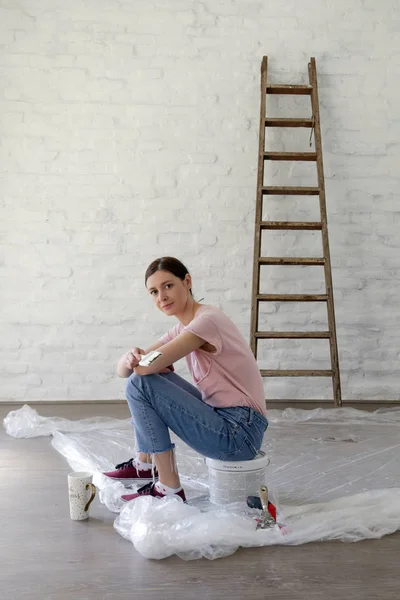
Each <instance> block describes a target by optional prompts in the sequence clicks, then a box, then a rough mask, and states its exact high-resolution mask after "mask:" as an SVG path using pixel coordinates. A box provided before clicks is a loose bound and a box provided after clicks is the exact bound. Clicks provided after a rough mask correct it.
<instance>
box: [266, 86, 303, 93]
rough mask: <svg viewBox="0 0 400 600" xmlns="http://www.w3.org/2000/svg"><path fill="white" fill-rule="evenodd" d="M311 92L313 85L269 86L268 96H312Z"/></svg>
mask: <svg viewBox="0 0 400 600" xmlns="http://www.w3.org/2000/svg"><path fill="white" fill-rule="evenodd" d="M311 92H312V86H311V85H284V84H272V85H267V94H296V95H297V94H302V95H310V94H311Z"/></svg>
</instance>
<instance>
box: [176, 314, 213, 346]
mask: <svg viewBox="0 0 400 600" xmlns="http://www.w3.org/2000/svg"><path fill="white" fill-rule="evenodd" d="M182 331H190V332H191V333H194V335H197V336H198V337H200V338H202V339H203V340H205V341H206V342H208V343H209V344H212V345H213V346H215V347H216V349H217V352H216V353H217V354H219V353H220V352H221V350H222V338H221V335H220V331H219V328H218V325H217V323H216V322H215V319H214V318H213V316H212V315H204V314H201V315H199V316H198V317H195V318H194V319H193V321H191V322H190V323H189V325H186V327H184V328H183V330H182ZM214 354H215V353H214Z"/></svg>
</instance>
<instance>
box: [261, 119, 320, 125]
mask: <svg viewBox="0 0 400 600" xmlns="http://www.w3.org/2000/svg"><path fill="white" fill-rule="evenodd" d="M265 125H266V126H267V127H312V126H313V120H312V119H279V118H276V117H274V118H272V119H271V118H268V119H265Z"/></svg>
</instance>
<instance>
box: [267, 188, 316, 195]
mask: <svg viewBox="0 0 400 600" xmlns="http://www.w3.org/2000/svg"><path fill="white" fill-rule="evenodd" d="M261 191H262V193H263V194H269V195H270V194H279V195H280V196H294V195H299V196H318V195H319V188H317V187H290V186H289V187H288V186H283V187H282V186H264V187H262V188H261Z"/></svg>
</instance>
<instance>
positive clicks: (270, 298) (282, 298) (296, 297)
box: [256, 294, 328, 302]
mask: <svg viewBox="0 0 400 600" xmlns="http://www.w3.org/2000/svg"><path fill="white" fill-rule="evenodd" d="M256 300H258V301H259V302H327V301H328V295H327V294H257V296H256Z"/></svg>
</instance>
